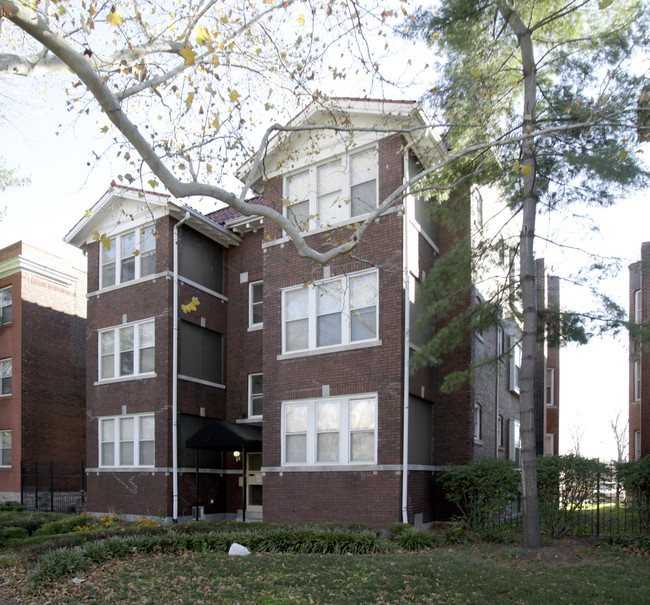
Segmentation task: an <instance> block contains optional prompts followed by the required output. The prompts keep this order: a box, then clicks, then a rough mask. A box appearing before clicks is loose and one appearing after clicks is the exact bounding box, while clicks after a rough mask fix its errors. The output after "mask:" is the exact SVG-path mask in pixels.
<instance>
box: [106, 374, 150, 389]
mask: <svg viewBox="0 0 650 605" xmlns="http://www.w3.org/2000/svg"><path fill="white" fill-rule="evenodd" d="M157 376H158V374H156V373H155V372H149V373H147V374H136V375H134V376H120V377H119V378H106V379H105V380H97V381H95V382H94V383H93V385H94V386H100V385H102V384H115V383H116V382H129V381H132V380H148V379H149V378H156V377H157Z"/></svg>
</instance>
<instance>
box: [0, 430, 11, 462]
mask: <svg viewBox="0 0 650 605" xmlns="http://www.w3.org/2000/svg"><path fill="white" fill-rule="evenodd" d="M0 466H2V467H5V468H7V467H10V466H11V431H0Z"/></svg>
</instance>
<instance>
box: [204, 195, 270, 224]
mask: <svg viewBox="0 0 650 605" xmlns="http://www.w3.org/2000/svg"><path fill="white" fill-rule="evenodd" d="M246 202H247V203H249V204H259V205H260V206H263V205H264V198H263V197H254V198H251V199H250V200H246ZM205 216H206V217H207V218H209V219H210V220H211V221H214V222H215V223H217V224H219V225H225V224H226V223H228V222H230V221H232V220H234V219H236V218H239V217H240V216H244V215H243V214H242V213H241V212H238V211H237V210H235V209H234V208H231V207H230V206H227V207H226V208H221V210H215V211H214V212H211V213H209V214H206V215H205Z"/></svg>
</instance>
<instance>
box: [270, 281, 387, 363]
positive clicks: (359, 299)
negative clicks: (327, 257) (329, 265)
mask: <svg viewBox="0 0 650 605" xmlns="http://www.w3.org/2000/svg"><path fill="white" fill-rule="evenodd" d="M377 310H378V284H377V272H376V271H371V272H359V273H351V274H349V275H343V276H341V277H336V278H333V279H328V280H324V281H320V282H317V283H315V284H314V285H310V286H297V287H294V288H287V289H286V290H284V291H283V293H282V312H283V351H284V352H285V353H291V352H294V351H304V350H311V349H319V348H322V347H330V346H336V345H348V344H352V343H357V342H363V341H370V340H376V339H377V334H378V326H377V321H378V312H377Z"/></svg>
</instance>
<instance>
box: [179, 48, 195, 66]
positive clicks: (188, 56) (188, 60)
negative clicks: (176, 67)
mask: <svg viewBox="0 0 650 605" xmlns="http://www.w3.org/2000/svg"><path fill="white" fill-rule="evenodd" d="M181 57H183V59H185V65H194V58H195V57H196V53H195V52H194V51H193V50H192V49H191V48H190V47H189V46H186V47H185V48H184V49H183V50H181Z"/></svg>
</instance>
